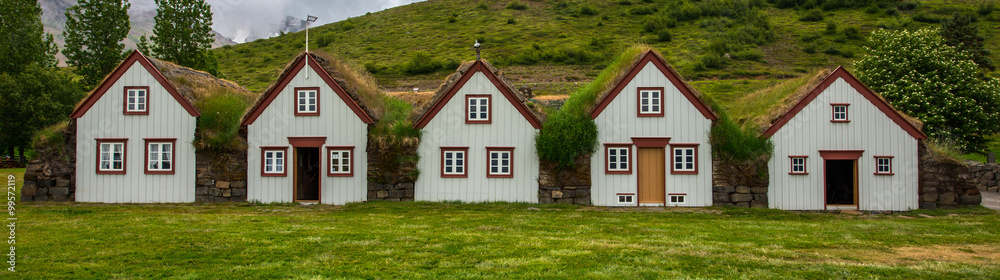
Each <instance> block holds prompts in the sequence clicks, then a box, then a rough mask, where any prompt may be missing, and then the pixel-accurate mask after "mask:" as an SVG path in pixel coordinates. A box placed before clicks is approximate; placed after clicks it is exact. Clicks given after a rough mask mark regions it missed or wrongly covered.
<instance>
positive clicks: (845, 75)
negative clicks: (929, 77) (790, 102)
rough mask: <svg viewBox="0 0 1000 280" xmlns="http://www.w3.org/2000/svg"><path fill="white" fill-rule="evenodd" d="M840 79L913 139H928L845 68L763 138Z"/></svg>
mask: <svg viewBox="0 0 1000 280" xmlns="http://www.w3.org/2000/svg"><path fill="white" fill-rule="evenodd" d="M838 78H841V79H844V81H845V82H847V83H848V84H850V85H851V86H852V87H854V89H855V90H856V91H857V92H858V93H861V95H862V96H864V97H865V99H868V101H869V102H871V103H872V104H873V105H875V107H878V109H879V110H880V111H882V113H883V114H885V115H886V116H888V117H889V118H890V119H892V121H893V122H895V123H896V125H899V127H900V128H902V129H903V130H905V131H906V133H909V134H910V136H913V138H915V139H917V140H921V139H927V135H925V134H924V133H923V132H920V129H918V128H917V127H916V126H913V124H912V123H910V122H908V121H906V119H905V118H903V116H902V115H900V114H899V112H897V111H896V109H893V108H892V106H890V105H889V104H888V103H886V102H885V101H884V100H882V98H879V97H878V96H876V95H875V92H873V91H872V90H871V89H869V88H868V87H867V86H865V85H864V84H862V83H861V81H858V78H856V77H854V75H851V73H849V72H847V69H844V67H843V66H841V67H837V70H833V73H830V75H829V76H827V77H826V79H823V82H822V83H820V84H819V85H817V86H816V88H814V89H813V90H812V91H810V92H809V94H806V96H805V97H802V100H799V103H796V104H795V106H793V107H792V108H791V109H789V110H788V112H786V113H785V114H784V115H782V116H781V117H780V118H778V120H777V121H775V122H774V124H772V125H771V127H768V128H767V130H765V131H764V134H763V135H762V136H763V137H764V138H770V137H771V136H772V135H774V133H776V132H778V130H779V129H781V127H783V126H785V124H786V123H788V121H790V120H791V119H792V118H794V117H795V115H796V114H798V113H799V112H801V111H802V109H803V108H805V107H806V105H809V102H812V101H813V99H816V96H819V94H820V93H822V92H823V91H826V88H828V87H830V85H831V84H833V82H835V81H837V79H838Z"/></svg>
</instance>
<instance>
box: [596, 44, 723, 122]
mask: <svg viewBox="0 0 1000 280" xmlns="http://www.w3.org/2000/svg"><path fill="white" fill-rule="evenodd" d="M650 62H652V63H653V65H655V66H656V68H657V69H660V72H661V73H663V75H664V76H666V77H667V79H669V80H670V83H672V84H674V87H676V88H677V89H678V90H680V92H681V93H682V94H684V97H685V98H687V100H688V101H690V102H691V105H694V107H695V108H697V109H698V111H699V112H701V114H702V115H703V116H705V118H706V119H710V120H713V121H714V120H717V119H719V116H717V115H715V113H714V112H712V110H711V109H709V108H708V105H705V102H702V101H701V99H700V98H698V96H697V95H695V94H694V90H692V89H691V87H690V86H688V84H687V83H685V82H684V81H682V80H681V78H680V76H678V75H677V73H676V72H674V71H673V68H670V66H669V65H667V63H666V62H665V61H663V59H662V58H660V57H659V56H658V55H656V53H654V52H653V51H652V50H650V51H647V52H646V54H645V55H644V56H643V57H642V58H641V59H639V62H638V63H636V64H635V66H633V67H632V69H631V70H629V72H628V74H627V75H626V76H625V77H624V78H623V79H622V80H621V81H619V82H618V84H617V85H615V87H614V88H612V89H611V92H609V93H608V94H605V95H604V98H602V99H601V101H600V102H598V103H597V105H596V106H594V110H593V111H591V112H590V118H592V119H596V118H597V116H598V115H600V114H601V112H603V111H604V108H607V107H608V105H609V104H611V101H612V100H614V99H615V97H617V96H618V94H619V93H621V91H622V90H623V89H625V86H627V85H628V83H629V82H631V81H632V79H633V78H635V75H638V74H639V71H642V68H645V67H646V64H648V63H650ZM638 86H640V87H642V86H651V85H638Z"/></svg>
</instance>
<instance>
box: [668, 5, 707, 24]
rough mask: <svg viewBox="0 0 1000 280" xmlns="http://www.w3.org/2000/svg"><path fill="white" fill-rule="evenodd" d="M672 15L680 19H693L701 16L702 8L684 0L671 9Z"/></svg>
mask: <svg viewBox="0 0 1000 280" xmlns="http://www.w3.org/2000/svg"><path fill="white" fill-rule="evenodd" d="M670 17H671V18H675V19H677V20H679V21H692V20H697V19H699V18H701V8H699V7H698V6H695V5H694V4H691V3H688V2H684V4H681V5H679V6H675V7H673V8H671V9H670Z"/></svg>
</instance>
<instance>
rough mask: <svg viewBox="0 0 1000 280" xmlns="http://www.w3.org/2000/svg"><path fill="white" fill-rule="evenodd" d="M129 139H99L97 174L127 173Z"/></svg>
mask: <svg viewBox="0 0 1000 280" xmlns="http://www.w3.org/2000/svg"><path fill="white" fill-rule="evenodd" d="M126 142H128V139H97V148H98V151H100V154H99V155H98V157H97V174H125V159H126V156H127V154H126V149H125V148H126V146H125V143H126Z"/></svg>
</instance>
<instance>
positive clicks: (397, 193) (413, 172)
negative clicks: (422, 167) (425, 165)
mask: <svg viewBox="0 0 1000 280" xmlns="http://www.w3.org/2000/svg"><path fill="white" fill-rule="evenodd" d="M382 139H385V138H379V137H371V136H369V137H368V147H367V150H366V152H367V153H368V200H369V201H374V200H382V201H413V183H414V182H416V181H417V176H418V175H419V173H420V172H419V171H417V159H418V156H417V145H418V144H419V143H420V142H419V141H420V140H419V139H416V138H412V139H401V140H395V141H393V142H392V143H390V141H386V140H382Z"/></svg>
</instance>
